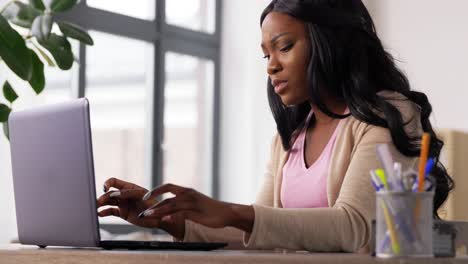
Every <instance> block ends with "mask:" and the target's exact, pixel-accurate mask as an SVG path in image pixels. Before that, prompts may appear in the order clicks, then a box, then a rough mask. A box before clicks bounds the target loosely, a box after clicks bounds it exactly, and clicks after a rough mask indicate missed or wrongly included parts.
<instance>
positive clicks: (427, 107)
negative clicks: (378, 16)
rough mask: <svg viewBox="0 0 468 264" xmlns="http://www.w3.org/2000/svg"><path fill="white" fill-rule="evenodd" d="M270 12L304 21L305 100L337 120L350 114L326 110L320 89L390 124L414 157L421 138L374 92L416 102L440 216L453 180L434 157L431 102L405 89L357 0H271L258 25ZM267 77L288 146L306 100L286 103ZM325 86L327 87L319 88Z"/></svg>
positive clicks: (367, 117)
mask: <svg viewBox="0 0 468 264" xmlns="http://www.w3.org/2000/svg"><path fill="white" fill-rule="evenodd" d="M273 11H275V12H280V13H285V14H287V15H290V16H292V17H294V18H296V19H298V20H301V21H303V22H304V23H306V26H307V29H308V33H309V38H310V43H311V50H312V52H311V55H310V60H309V65H308V68H307V77H308V82H309V86H308V89H309V93H310V102H311V103H312V104H314V105H316V106H317V107H318V108H319V109H320V110H321V111H322V112H323V113H325V114H327V115H328V116H330V117H333V118H340V119H342V118H346V117H347V116H349V115H339V114H336V113H333V112H332V111H331V110H330V109H328V108H327V106H326V105H325V104H324V102H323V100H321V98H320V95H321V94H323V92H325V93H326V94H327V95H328V96H331V97H332V98H334V99H335V100H340V101H342V102H344V103H345V104H346V105H347V106H348V108H349V110H350V112H351V115H353V116H354V117H355V118H357V119H358V120H361V121H363V122H366V123H368V124H372V125H376V126H380V127H385V128H389V130H390V133H391V137H392V141H393V143H394V144H395V146H396V148H397V149H398V150H399V151H400V152H401V153H402V154H403V155H405V156H410V157H416V156H419V153H420V146H421V143H420V142H421V140H420V138H419V137H418V138H415V137H411V136H410V135H408V134H407V133H406V132H405V130H404V125H405V123H404V122H403V117H402V114H401V113H400V111H399V110H398V109H397V108H396V107H395V106H394V105H392V104H391V103H389V102H388V101H387V100H385V98H384V97H382V96H379V95H378V94H377V93H378V92H379V91H381V90H384V89H385V90H389V91H395V92H398V93H400V94H402V95H404V96H405V97H406V98H407V99H408V100H410V101H412V102H414V103H415V104H417V105H418V106H419V108H420V111H421V125H422V128H423V130H424V131H425V132H427V133H429V134H430V135H431V143H430V151H429V156H430V157H433V158H435V159H436V161H437V163H436V164H437V165H436V166H435V167H434V169H433V171H432V174H433V175H434V177H435V179H436V193H435V196H434V212H433V214H434V217H435V218H439V215H438V214H437V209H438V208H439V207H440V206H441V205H442V204H443V203H444V201H445V200H446V199H447V196H448V194H449V192H450V191H451V190H452V189H453V188H454V182H453V180H452V178H451V177H450V176H449V175H448V173H447V171H446V169H445V167H444V166H443V164H442V163H440V162H439V156H440V151H441V149H442V146H443V145H444V143H443V142H442V141H441V140H440V139H439V138H438V137H437V135H436V134H435V133H434V130H433V129H432V125H431V123H430V121H429V116H430V114H431V112H432V106H431V104H430V103H429V101H428V98H427V96H426V95H425V94H424V93H421V92H417V91H412V90H411V89H410V84H409V82H408V79H407V78H406V76H405V75H404V74H403V73H402V72H401V71H400V70H399V69H398V68H397V67H396V65H395V63H394V59H393V57H392V56H391V55H390V54H389V53H387V52H386V51H385V49H384V47H383V45H382V43H381V41H380V39H379V38H378V37H377V33H376V30H375V26H374V22H373V21H372V18H371V16H370V14H369V12H368V11H367V9H366V7H365V6H364V4H363V3H362V2H361V0H273V1H272V2H271V3H270V4H269V5H268V6H267V7H266V8H265V10H264V11H263V13H262V15H261V18H260V25H262V24H263V21H264V19H265V17H266V16H267V15H268V14H269V13H270V12H273ZM270 81H271V80H270V78H269V79H268V84H267V89H268V100H269V104H270V108H271V111H272V113H273V117H274V119H275V121H276V125H277V130H278V133H279V135H280V137H281V141H282V144H283V148H284V149H285V150H289V149H290V148H291V138H292V135H293V132H294V131H296V129H297V128H298V127H299V126H301V125H302V124H303V123H304V120H305V118H306V116H307V114H308V113H309V112H310V109H311V107H310V103H309V102H304V103H303V104H300V105H296V106H285V105H284V104H283V103H282V102H281V99H280V97H279V96H278V95H277V94H275V92H274V87H273V86H272V85H271V82H270ZM324 86H325V87H327V89H326V91H321V90H320V87H324ZM377 113H382V114H383V116H384V117H381V115H378V114H377Z"/></svg>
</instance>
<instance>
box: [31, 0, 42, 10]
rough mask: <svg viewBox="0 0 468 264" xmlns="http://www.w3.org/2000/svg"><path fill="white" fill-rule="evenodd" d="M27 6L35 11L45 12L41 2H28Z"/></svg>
mask: <svg viewBox="0 0 468 264" xmlns="http://www.w3.org/2000/svg"><path fill="white" fill-rule="evenodd" d="M29 4H30V5H31V6H32V7H33V8H35V9H37V10H40V11H44V10H45V6H44V3H43V2H42V0H29Z"/></svg>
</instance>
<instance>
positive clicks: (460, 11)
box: [377, 0, 468, 131]
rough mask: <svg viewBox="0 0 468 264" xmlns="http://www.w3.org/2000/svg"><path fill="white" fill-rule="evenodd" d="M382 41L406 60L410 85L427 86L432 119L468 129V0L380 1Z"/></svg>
mask: <svg viewBox="0 0 468 264" xmlns="http://www.w3.org/2000/svg"><path fill="white" fill-rule="evenodd" d="M379 4H380V6H379V7H378V8H379V10H378V15H379V17H378V19H377V22H378V23H377V24H378V25H377V26H378V28H379V29H380V30H379V31H380V32H381V33H382V34H380V36H381V39H382V40H383V42H384V45H385V46H386V47H387V48H388V49H389V50H390V51H391V53H392V54H393V55H394V56H395V57H396V58H398V59H399V60H401V61H402V63H399V65H400V66H401V67H402V68H403V69H404V70H405V72H406V73H407V75H408V78H409V80H410V82H411V84H412V88H413V89H415V90H420V91H423V92H425V93H426V94H427V95H428V97H429V100H430V101H431V103H432V106H433V109H434V118H433V125H434V126H435V127H437V128H455V129H460V130H464V131H468V118H466V114H465V112H466V109H465V106H466V102H467V100H468V74H467V73H468V27H467V25H468V16H466V11H467V10H468V1H466V0H445V1H437V0H412V1H407V0H392V1H384V0H382V1H379Z"/></svg>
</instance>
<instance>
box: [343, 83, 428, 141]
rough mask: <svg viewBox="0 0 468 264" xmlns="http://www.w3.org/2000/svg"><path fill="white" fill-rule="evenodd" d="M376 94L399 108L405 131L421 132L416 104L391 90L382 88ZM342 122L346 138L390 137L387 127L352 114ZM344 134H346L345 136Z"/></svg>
mask: <svg viewBox="0 0 468 264" xmlns="http://www.w3.org/2000/svg"><path fill="white" fill-rule="evenodd" d="M378 95H379V96H381V97H382V98H384V100H386V101H388V102H389V103H391V104H392V105H393V106H395V107H396V108H397V109H398V110H399V112H400V113H401V115H402V119H403V124H404V128H405V131H406V133H407V134H408V135H410V136H418V135H420V134H421V133H422V126H421V112H420V108H419V106H418V105H417V104H415V103H414V102H412V101H411V100H409V99H408V98H407V97H405V96H404V95H402V94H400V93H397V92H393V91H387V90H384V91H381V92H379V93H378ZM378 115H380V116H381V117H383V118H384V119H386V118H387V117H386V116H385V114H384V113H378ZM343 123H344V124H343V125H342V133H343V134H345V135H344V136H345V137H348V139H351V138H352V139H354V141H358V140H359V139H360V138H361V137H363V136H365V135H366V136H374V137H377V139H378V138H381V139H382V140H383V139H384V138H385V139H387V140H388V138H389V137H391V136H390V131H389V129H388V128H384V127H379V126H376V125H373V124H369V123H367V122H365V121H363V120H360V119H358V118H356V117H355V116H352V115H351V116H349V117H348V118H346V119H345V120H343ZM346 134H348V135H347V136H346Z"/></svg>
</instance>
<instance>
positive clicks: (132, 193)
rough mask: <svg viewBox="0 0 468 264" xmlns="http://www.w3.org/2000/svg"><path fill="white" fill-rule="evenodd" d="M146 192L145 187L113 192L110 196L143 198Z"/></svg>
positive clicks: (128, 198) (132, 198)
mask: <svg viewBox="0 0 468 264" xmlns="http://www.w3.org/2000/svg"><path fill="white" fill-rule="evenodd" d="M145 193H147V191H146V190H145V189H125V190H120V191H115V192H112V193H111V194H109V197H110V198H116V199H120V200H141V198H142V197H143V195H145Z"/></svg>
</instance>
